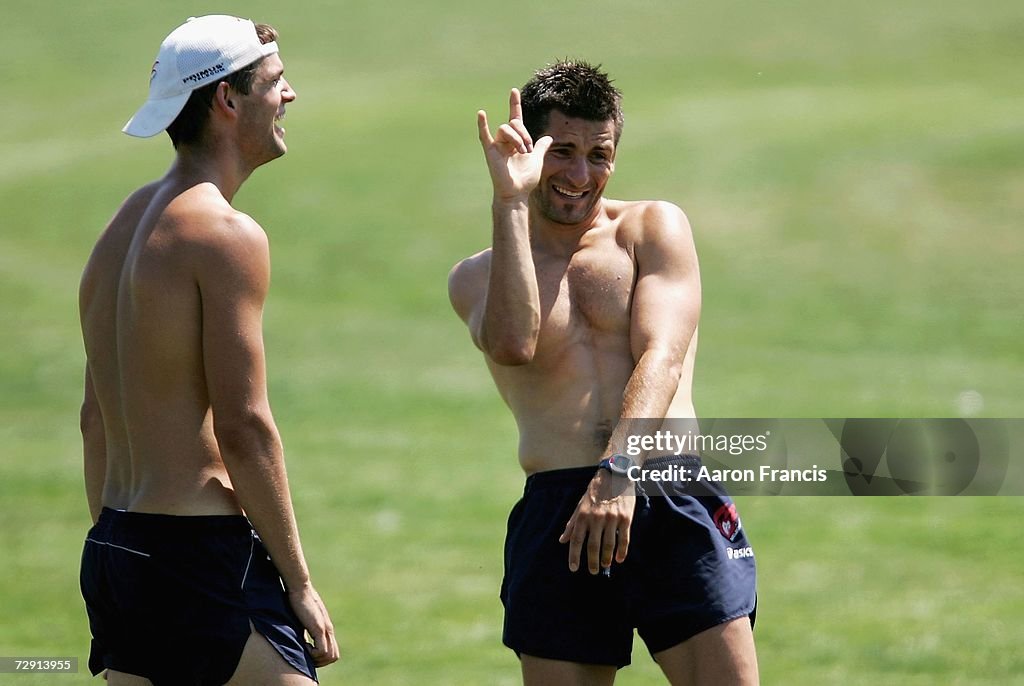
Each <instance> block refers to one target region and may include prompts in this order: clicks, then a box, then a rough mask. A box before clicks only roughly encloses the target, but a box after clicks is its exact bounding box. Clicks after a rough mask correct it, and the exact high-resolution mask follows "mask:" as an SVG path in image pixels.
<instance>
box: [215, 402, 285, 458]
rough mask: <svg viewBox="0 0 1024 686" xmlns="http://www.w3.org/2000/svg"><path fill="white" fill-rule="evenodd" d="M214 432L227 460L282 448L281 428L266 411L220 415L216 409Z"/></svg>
mask: <svg viewBox="0 0 1024 686" xmlns="http://www.w3.org/2000/svg"><path fill="white" fill-rule="evenodd" d="M213 432H214V436H215V437H216V439H217V445H218V447H219V448H220V453H221V457H222V458H223V459H224V460H225V462H235V461H238V460H245V459H248V458H252V457H259V456H264V455H269V454H274V453H276V452H279V450H275V448H276V447H278V446H280V438H279V437H278V434H277V428H276V427H275V425H274V421H273V419H271V418H270V417H269V416H268V414H267V413H265V412H256V411H252V412H241V413H237V414H232V415H231V416H230V417H223V416H222V417H219V418H218V417H217V411H216V410H214V421H213Z"/></svg>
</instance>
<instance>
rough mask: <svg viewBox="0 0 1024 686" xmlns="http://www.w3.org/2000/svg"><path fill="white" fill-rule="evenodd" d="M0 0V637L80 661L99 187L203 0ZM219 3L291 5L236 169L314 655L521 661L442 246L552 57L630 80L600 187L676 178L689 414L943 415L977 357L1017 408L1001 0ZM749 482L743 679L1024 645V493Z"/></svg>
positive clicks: (144, 147)
mask: <svg viewBox="0 0 1024 686" xmlns="http://www.w3.org/2000/svg"><path fill="white" fill-rule="evenodd" d="M2 8H3V9H5V10H7V11H6V12H4V15H5V16H7V17H8V19H9V24H10V25H9V28H8V31H6V32H5V40H4V43H3V45H2V46H0V63H2V64H4V65H5V67H6V69H5V77H6V86H7V88H6V95H7V98H6V99H7V103H8V104H7V106H6V107H5V110H4V111H5V112H6V116H5V122H4V123H5V126H4V127H3V129H2V130H0V151H2V154H0V307H2V312H3V315H4V317H3V320H4V321H3V325H2V326H0V382H2V383H0V446H3V448H2V450H0V513H2V516H3V520H2V522H3V524H2V527H0V550H3V558H2V563H0V570H2V571H0V655H29V654H52V655H77V656H79V657H80V658H82V662H83V663H84V659H85V656H86V655H87V650H88V630H87V626H86V624H85V618H84V609H83V607H82V603H81V600H80V597H79V595H78V591H77V582H76V580H77V568H78V558H79V553H80V545H81V540H82V537H83V534H84V530H85V527H86V520H87V514H86V507H85V502H84V494H83V489H82V485H81V466H80V465H81V457H80V443H79V438H78V433H77V412H78V404H79V402H80V395H81V390H80V389H81V374H82V362H83V355H82V347H81V343H80V340H79V333H78V328H77V306H76V288H77V281H78V276H79V274H80V273H81V268H82V265H83V264H84V262H85V259H86V258H87V256H88V252H89V250H90V248H91V246H92V244H93V241H94V240H95V237H96V235H97V233H98V232H99V230H100V229H101V228H102V226H103V225H104V223H105V222H106V221H107V219H108V218H109V217H110V215H111V214H112V213H113V211H114V209H115V208H116V206H117V204H118V203H119V202H120V201H121V200H122V199H123V198H124V197H125V196H126V195H127V194H128V193H129V192H130V191H131V190H133V189H134V188H135V187H136V186H138V185H139V184H141V183H142V182H143V181H145V180H149V179H151V178H154V177H157V176H159V175H160V174H162V173H163V171H164V170H165V168H166V166H167V164H168V163H169V160H170V146H169V144H168V143H167V141H166V139H163V138H159V139H154V140H152V141H137V140H133V139H129V138H128V137H126V136H124V135H122V134H121V133H119V129H120V127H121V125H122V124H123V123H124V121H125V120H127V118H128V116H129V115H130V114H131V112H132V111H133V110H134V108H135V107H136V106H137V105H138V104H139V103H140V102H141V100H142V99H143V97H144V88H145V84H146V78H147V77H148V74H149V67H150V64H151V60H152V59H153V55H154V54H155V52H156V47H157V44H158V42H159V40H160V39H161V38H162V37H163V36H164V35H165V34H166V33H167V31H168V30H169V29H170V28H172V27H173V26H174V25H175V24H176V23H177V22H179V21H180V20H182V19H184V18H185V17H186V16H188V15H189V14H202V13H205V12H208V11H210V8H209V6H208V5H206V4H203V3H195V2H184V3H173V4H170V3H169V4H167V5H164V6H160V7H155V8H154V7H149V6H145V7H144V6H142V5H137V4H133V3H116V2H107V3H74V4H67V3H58V2H54V1H53V0H43V1H42V2H38V3H33V4H32V5H31V6H30V5H29V4H27V3H17V4H15V3H10V2H5V3H4V4H3V5H2ZM217 10H218V11H226V12H235V13H239V14H243V15H246V16H252V17H254V18H257V19H260V20H265V21H270V22H271V23H274V24H275V25H276V26H277V27H278V28H279V29H280V30H281V34H282V37H281V46H282V57H283V58H284V60H285V64H286V67H287V70H288V76H289V79H290V80H291V82H292V84H293V86H294V87H295V89H296V90H297V91H298V94H299V99H298V100H297V101H296V102H295V103H294V104H293V105H292V106H291V107H289V113H288V120H287V124H286V125H287V127H288V140H289V146H290V149H291V150H290V152H289V154H288V155H287V156H286V157H285V158H284V159H282V160H280V161H278V162H276V163H274V164H272V165H270V166H268V167H267V168H265V169H261V170H259V171H257V172H256V173H255V174H254V176H253V177H252V179H251V180H250V181H249V183H248V184H247V185H246V186H245V187H244V188H243V190H242V192H241V193H240V194H239V195H238V197H237V198H236V204H237V206H238V207H239V208H241V209H243V210H244V211H246V212H248V213H250V214H251V215H252V216H254V217H255V218H256V219H257V220H258V221H259V222H261V223H262V224H263V225H264V226H265V227H266V228H267V230H268V232H269V234H270V236H271V243H272V251H273V260H274V275H273V285H272V291H271V297H270V301H269V302H268V306H267V314H266V340H267V354H268V361H269V374H270V386H271V398H272V401H273V404H274V409H275V413H276V416H277V420H278V423H279V425H280V428H281V431H282V433H283V435H284V439H285V445H286V450H287V453H288V456H289V471H290V475H291V480H292V485H293V489H294V491H295V497H296V502H297V504H296V507H297V511H298V516H299V519H300V525H301V527H302V531H303V536H304V542H305V547H306V549H307V555H308V557H309V559H310V563H311V565H312V567H313V571H314V574H315V578H316V580H317V583H318V585H319V588H320V591H321V592H322V593H323V595H324V597H325V600H326V601H327V603H328V605H329V607H330V608H331V609H332V612H333V617H334V620H335V623H336V624H337V626H338V629H339V633H340V635H341V639H342V644H343V650H344V652H345V654H346V656H345V658H344V661H343V662H342V663H341V664H340V665H338V666H335V667H332V668H330V669H327V670H325V671H323V672H322V677H323V683H324V684H325V685H330V684H342V683H345V684H388V685H390V684H396V685H397V684H502V683H516V682H517V680H518V666H517V664H516V661H515V659H514V656H513V655H512V654H511V653H510V652H508V651H507V650H505V649H504V648H502V647H501V645H500V625H501V608H500V604H499V603H498V601H497V592H498V585H499V582H500V577H501V541H502V535H503V531H504V523H505V517H506V515H507V511H508V509H509V507H510V506H511V504H512V502H513V501H514V500H515V498H516V497H517V494H518V492H519V490H520V488H521V485H522V478H521V475H520V473H519V470H518V467H517V466H516V464H515V458H514V447H515V431H514V425H513V423H512V420H511V418H510V417H509V416H508V415H507V411H506V410H505V408H504V407H503V406H502V405H501V402H500V400H499V399H498V396H497V394H496V393H495V391H494V390H493V388H492V385H491V382H490V380H489V378H488V377H487V374H486V371H485V369H484V366H483V364H482V362H481V360H480V359H479V355H478V354H477V353H476V352H475V350H474V349H473V347H472V345H471V343H470V342H469V339H468V336H467V335H466V333H465V332H464V331H463V329H462V327H461V325H460V324H459V322H458V320H457V318H456V317H455V316H454V315H453V314H451V313H450V312H449V307H448V304H447V297H446V293H445V276H446V273H447V270H448V269H449V267H450V266H451V264H452V263H454V262H455V261H456V260H457V259H458V258H460V257H462V256H464V255H466V254H469V253H470V252H473V251H476V250H478V249H480V248H482V247H483V246H485V245H486V243H487V241H488V238H489V228H488V225H487V222H488V202H489V185H488V181H487V175H486V172H485V170H484V167H483V162H482V159H481V155H480V151H479V148H478V144H477V142H476V136H475V119H474V113H475V111H476V110H477V109H479V108H481V107H483V108H486V109H487V110H488V111H489V113H491V116H492V118H493V119H497V118H499V117H500V116H502V115H503V114H504V111H503V110H504V107H506V104H505V103H506V97H507V91H508V88H509V87H511V86H514V85H521V84H522V82H523V81H524V80H525V79H526V78H527V76H528V75H529V73H530V71H531V70H532V69H533V68H534V67H536V66H539V65H540V64H543V63H545V62H548V61H551V60H553V59H555V58H557V57H560V56H565V55H572V56H583V57H587V58H590V59H592V60H594V61H597V62H603V63H604V64H605V66H606V67H607V68H608V69H609V70H610V71H611V73H612V75H613V76H614V77H615V78H616V80H617V83H618V85H619V86H620V87H621V88H622V89H623V91H624V92H625V105H626V128H625V133H624V135H623V139H622V145H621V150H620V152H619V157H618V160H617V172H616V176H615V177H614V178H613V180H612V183H611V185H610V187H609V194H610V195H612V196H613V197H623V198H639V197H657V198H665V199H669V200H672V201H675V202H676V203H678V204H679V205H681V206H682V207H683V208H684V209H685V210H686V211H687V213H688V215H689V217H690V219H691V222H692V224H693V226H694V231H695V237H696V241H697V245H698V250H699V253H700V258H701V269H702V280H703V286H704V310H703V316H702V322H701V339H700V341H701V348H700V355H699V360H698V371H697V379H696V388H695V394H696V401H697V406H698V410H699V412H700V413H701V414H702V415H704V416H755V417H756V416H781V417H801V416H803V417H846V416H851V417H853V416H953V415H955V414H956V411H957V409H956V399H957V397H958V396H959V394H960V393H961V392H962V391H965V390H974V391H977V392H979V393H980V394H981V395H982V396H983V398H984V403H985V405H984V409H983V411H982V414H983V415H984V416H991V417H1021V416H1024V393H1022V392H1021V390H1022V379H1024V348H1022V346H1021V345H1020V341H1021V339H1022V335H1021V334H1022V333H1024V331H1022V325H1021V317H1020V303H1021V302H1022V300H1024V285H1022V284H1024V281H1022V280H1021V279H1020V277H1019V271H1020V264H1021V263H1022V262H1024V240H1022V239H1021V237H1020V226H1021V222H1020V217H1021V216H1024V200H1022V197H1024V196H1022V195H1021V194H1020V192H1019V189H1020V188H1021V186H1022V183H1024V162H1022V160H1024V124H1022V123H1021V117H1020V98H1019V91H1020V88H1019V84H1020V80H1019V76H1017V74H1018V72H1019V67H1020V59H1019V58H1020V51H1019V37H1020V35H1021V32H1022V29H1024V6H1021V5H1020V3H1015V2H1011V1H1009V0H984V1H983V2H981V3H973V4H963V3H952V2H925V1H924V0H911V1H909V2H903V3H898V5H895V6H894V5H893V4H892V3H883V2H879V1H878V0H871V1H869V2H864V3H857V4H852V5H851V4H849V3H846V4H842V5H840V4H836V3H829V4H826V5H822V4H821V3H811V2H806V1H803V2H796V1H792V0H791V1H788V2H781V3H750V2H738V1H728V2H724V3H694V2H668V1H667V0H645V1H640V2H634V3H629V4H623V3H611V2H606V1H603V0H599V1H598V2H589V3H584V2H581V1H579V0H569V2H566V3H560V4H555V5H552V4H551V3H542V2H539V1H538V0H529V1H528V2H525V3H520V4H518V5H515V6H510V5H508V4H507V3H506V4H499V3H494V2H485V3H469V2H464V1H461V0H453V1H452V2H448V3H444V4H443V5H442V6H435V5H431V4H423V3H411V2H403V3H400V4H399V5H395V4H393V3H391V4H388V3H372V2H368V1H367V0H358V1H356V2H347V3H342V4H335V3H327V2H298V3H293V4H292V5H288V6H286V5H281V4H280V3H270V2H265V1H255V2H245V3H242V2H237V1H234V0H229V1H227V2H225V3H222V4H221V5H219V6H218V8H217ZM1015 457H1018V456H1015ZM368 464H369V465H372V468H368V467H367V465H368ZM741 512H742V513H743V516H744V521H745V523H746V525H747V527H748V530H749V531H750V534H751V536H752V538H753V541H754V544H755V546H756V547H757V553H758V562H759V565H760V571H761V577H760V595H759V597H760V600H761V607H760V616H759V623H758V628H757V634H756V636H757V640H758V645H759V650H760V659H761V666H762V674H763V677H764V679H763V680H764V683H766V684H782V683H785V684H869V683H871V684H877V683H882V684H889V683H901V684H922V685H924V684H929V685H930V684H993V685H995V684H1000V685H1002V684H1010V683H1024V678H1022V677H1021V674H1024V662H1022V661H1021V658H1020V650H1019V646H1020V644H1021V643H1022V642H1024V629H1022V628H1021V626H1020V622H1019V617H1020V615H1021V613H1022V611H1024V595H1022V590H1021V589H1022V585H1021V576H1020V565H1019V555H1017V554H1016V551H1015V549H1013V548H1012V547H1010V548H1008V547H1007V545H1008V543H1009V542H1010V541H1012V540H1013V538H1014V536H1015V533H1016V531H1015V527H1016V523H1017V522H1018V521H1020V518H1021V514H1022V512H1024V505H1022V502H1021V501H1020V500H1018V499H1015V498H981V499H970V498H952V499H937V498H936V499H916V500H896V499H853V498H823V499H812V498H745V499H743V500H742V501H741ZM634 662H635V665H634V666H633V667H632V668H630V669H629V670H626V671H624V672H623V673H622V675H621V679H620V683H624V684H627V685H628V684H644V683H650V682H651V681H652V679H654V678H655V677H656V675H657V673H658V672H657V668H656V667H654V666H653V665H652V664H651V663H650V661H649V660H648V659H647V657H646V655H645V653H644V651H643V648H642V646H640V645H639V644H638V645H637V647H636V649H635V652H634ZM82 669H83V671H84V664H83V667H82ZM84 681H85V678H84V675H79V676H78V677H70V676H69V677H60V680H59V683H62V684H63V683H67V684H72V683H82V682H84ZM0 683H3V684H6V683H17V684H27V683H58V680H57V679H56V678H53V677H49V678H47V677H22V676H18V677H13V676H9V675H0Z"/></svg>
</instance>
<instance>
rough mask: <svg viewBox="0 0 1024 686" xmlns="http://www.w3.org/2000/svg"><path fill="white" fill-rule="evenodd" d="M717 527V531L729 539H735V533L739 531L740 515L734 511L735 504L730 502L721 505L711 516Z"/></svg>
mask: <svg viewBox="0 0 1024 686" xmlns="http://www.w3.org/2000/svg"><path fill="white" fill-rule="evenodd" d="M711 519H712V520H713V521H714V522H715V526H717V527H718V532H719V533H720V534H722V535H723V536H725V537H726V539H728V540H729V541H735V540H736V535H737V534H738V533H739V532H740V526H742V525H741V524H740V516H739V515H738V514H737V513H736V506H735V505H733V504H732V503H726V504H724V505H722V506H721V507H720V508H718V510H717V511H716V512H715V514H714V516H713V517H712V518H711Z"/></svg>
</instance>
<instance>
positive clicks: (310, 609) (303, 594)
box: [288, 584, 341, 667]
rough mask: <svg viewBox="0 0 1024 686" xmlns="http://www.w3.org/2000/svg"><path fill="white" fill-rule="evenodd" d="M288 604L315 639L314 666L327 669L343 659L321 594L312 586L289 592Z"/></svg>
mask: <svg viewBox="0 0 1024 686" xmlns="http://www.w3.org/2000/svg"><path fill="white" fill-rule="evenodd" d="M288 602H289V603H291V606H292V609H293V610H295V614H296V615H297V616H298V618H299V621H300V622H302V626H304V627H305V628H306V632H307V633H308V634H309V637H310V638H312V639H313V649H312V650H311V651H310V652H312V654H313V664H315V665H316V666H317V667H325V666H327V665H329V664H331V663H332V662H337V660H338V658H339V657H341V651H340V650H339V649H338V641H337V639H335V637H334V625H333V624H332V623H331V618H330V617H329V616H328V615H327V608H326V607H325V606H324V601H322V600H321V599H320V594H319V593H317V592H316V589H314V588H313V587H312V586H311V585H309V584H307V585H305V586H303V587H302V588H298V589H295V590H292V589H289V590H288Z"/></svg>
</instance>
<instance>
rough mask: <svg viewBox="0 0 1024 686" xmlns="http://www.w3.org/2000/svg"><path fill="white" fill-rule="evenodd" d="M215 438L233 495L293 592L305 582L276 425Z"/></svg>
mask: <svg viewBox="0 0 1024 686" xmlns="http://www.w3.org/2000/svg"><path fill="white" fill-rule="evenodd" d="M257 424H258V423H257ZM217 440H218V443H219V444H220V449H221V456H222V458H223V460H224V464H225V466H226V467H227V469H228V475H229V476H230V477H231V483H232V486H233V487H234V489H235V497H236V498H237V499H238V502H239V504H240V505H241V506H242V509H243V510H244V511H245V514H246V516H247V517H248V518H249V521H250V522H251V523H252V525H253V528H254V529H255V530H256V533H258V534H259V535H260V538H261V539H262V541H263V544H264V546H265V547H266V549H267V552H268V553H270V558H271V559H272V560H273V562H274V565H275V566H276V567H277V570H278V572H279V573H280V574H281V578H282V579H283V580H284V583H285V586H286V587H287V588H288V589H289V590H297V589H299V588H301V587H302V586H304V585H306V584H308V583H309V569H308V567H307V566H306V560H305V557H304V555H303V552H302V545H301V543H300V541H299V531H298V526H297V525H296V523H295V513H294V510H293V508H292V500H291V494H290V491H289V488H288V476H287V473H286V471H285V466H284V457H283V451H282V448H281V443H280V439H279V438H278V436H277V431H276V429H273V428H272V425H270V426H266V427H261V426H255V427H250V428H249V429H248V430H233V431H223V430H222V431H219V432H218V436H217Z"/></svg>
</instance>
